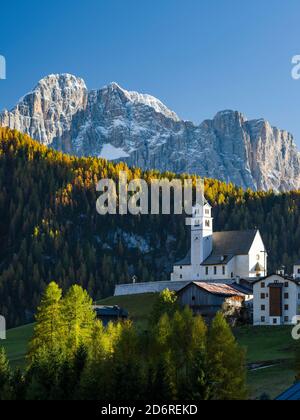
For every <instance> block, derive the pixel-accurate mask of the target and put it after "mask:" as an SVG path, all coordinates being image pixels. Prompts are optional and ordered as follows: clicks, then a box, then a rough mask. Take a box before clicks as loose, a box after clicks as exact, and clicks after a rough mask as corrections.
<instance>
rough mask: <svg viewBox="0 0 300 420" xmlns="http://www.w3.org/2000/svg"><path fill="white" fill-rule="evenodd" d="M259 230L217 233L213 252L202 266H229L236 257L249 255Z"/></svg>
mask: <svg viewBox="0 0 300 420" xmlns="http://www.w3.org/2000/svg"><path fill="white" fill-rule="evenodd" d="M257 232H258V230H244V231H230V232H215V233H214V234H213V251H212V253H211V254H210V256H209V257H208V258H207V259H206V260H205V261H203V263H202V265H215V264H217V265H218V264H227V263H228V262H229V261H230V260H231V259H232V258H233V257H234V256H235V255H247V254H248V253H249V251H250V248H251V246H252V244H253V241H254V238H255V236H256V234H257Z"/></svg>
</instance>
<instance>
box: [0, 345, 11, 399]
mask: <svg viewBox="0 0 300 420" xmlns="http://www.w3.org/2000/svg"><path fill="white" fill-rule="evenodd" d="M11 377H12V372H11V370H10V367H9V362H8V360H7V357H6V354H5V351H4V349H3V348H0V401H4V400H8V399H11V397H12V390H11V384H10V381H11Z"/></svg>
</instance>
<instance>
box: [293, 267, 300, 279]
mask: <svg viewBox="0 0 300 420" xmlns="http://www.w3.org/2000/svg"><path fill="white" fill-rule="evenodd" d="M294 277H295V279H299V278H300V265H294Z"/></svg>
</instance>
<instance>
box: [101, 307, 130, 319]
mask: <svg viewBox="0 0 300 420" xmlns="http://www.w3.org/2000/svg"><path fill="white" fill-rule="evenodd" d="M94 310H95V311H96V313H97V315H98V316H112V317H120V318H122V317H128V312H127V311H125V310H124V309H122V308H120V307H119V306H103V305H96V306H94Z"/></svg>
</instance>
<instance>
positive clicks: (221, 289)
mask: <svg viewBox="0 0 300 420" xmlns="http://www.w3.org/2000/svg"><path fill="white" fill-rule="evenodd" d="M192 284H194V285H196V286H197V287H199V288H200V289H203V290H205V291H206V292H209V293H211V294H213V295H219V296H228V297H230V296H239V297H245V294H246V293H243V292H241V291H238V290H237V289H235V288H233V287H232V286H230V285H228V284H224V283H206V282H198V281H195V282H191V283H189V284H188V285H186V286H185V287H183V288H182V289H181V290H179V293H180V292H181V291H182V290H184V289H186V288H187V287H189V286H191V285H192Z"/></svg>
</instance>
